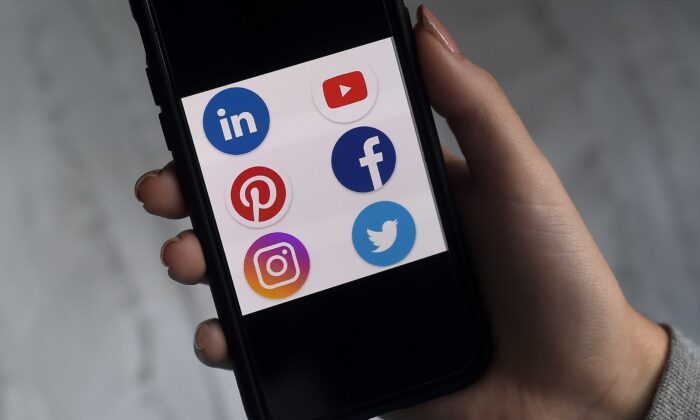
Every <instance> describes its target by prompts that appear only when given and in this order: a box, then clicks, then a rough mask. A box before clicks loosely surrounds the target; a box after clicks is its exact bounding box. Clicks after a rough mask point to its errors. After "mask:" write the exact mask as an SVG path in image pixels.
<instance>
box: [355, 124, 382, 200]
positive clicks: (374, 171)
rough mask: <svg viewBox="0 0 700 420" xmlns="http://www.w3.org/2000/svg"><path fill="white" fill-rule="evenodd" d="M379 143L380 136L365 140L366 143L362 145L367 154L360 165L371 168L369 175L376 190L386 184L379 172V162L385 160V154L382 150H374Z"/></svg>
mask: <svg viewBox="0 0 700 420" xmlns="http://www.w3.org/2000/svg"><path fill="white" fill-rule="evenodd" d="M378 144H379V137H378V136H374V137H371V138H369V139H367V140H365V144H364V146H363V147H362V149H363V151H364V152H365V155H364V156H363V157H361V158H360V166H361V167H363V168H367V169H369V176H370V178H371V179H372V187H373V188H374V190H378V189H380V188H381V187H382V185H384V183H382V176H381V175H380V173H379V163H380V162H383V161H384V155H383V154H382V153H381V152H380V153H375V152H374V146H377V145H378Z"/></svg>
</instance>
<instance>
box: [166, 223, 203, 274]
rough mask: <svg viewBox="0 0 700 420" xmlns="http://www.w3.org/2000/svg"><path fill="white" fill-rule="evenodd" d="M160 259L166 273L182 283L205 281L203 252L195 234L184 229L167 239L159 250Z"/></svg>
mask: <svg viewBox="0 0 700 420" xmlns="http://www.w3.org/2000/svg"><path fill="white" fill-rule="evenodd" d="M160 260H161V262H162V263H163V265H164V266H166V267H167V268H168V275H169V276H170V278H172V279H173V280H175V281H177V282H179V283H182V284H197V283H202V282H206V280H205V274H206V263H205V261H204V252H203V251H202V245H201V244H200V243H199V239H198V238H197V236H196V235H195V234H194V233H193V232H192V231H191V230H186V231H184V232H182V233H180V234H179V235H177V236H176V237H174V238H172V239H169V240H167V241H166V242H165V243H164V244H163V247H162V248H161V250H160Z"/></svg>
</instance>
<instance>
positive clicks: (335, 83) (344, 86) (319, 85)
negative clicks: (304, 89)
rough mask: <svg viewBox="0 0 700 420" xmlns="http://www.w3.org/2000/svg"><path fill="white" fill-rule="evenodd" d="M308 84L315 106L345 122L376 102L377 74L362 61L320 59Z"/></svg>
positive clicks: (334, 119)
mask: <svg viewBox="0 0 700 420" xmlns="http://www.w3.org/2000/svg"><path fill="white" fill-rule="evenodd" d="M323 61H325V63H323V65H321V66H319V68H318V71H317V73H316V75H315V76H314V79H313V82H312V85H311V94H312V97H313V101H314V104H315V105H316V109H318V111H319V112H320V113H321V114H322V115H323V116H324V117H326V118H328V119H329V120H331V121H334V122H337V123H341V124H348V123H351V122H355V121H357V120H360V119H362V118H363V117H365V116H366V115H367V114H368V113H369V112H370V111H371V110H372V108H373V107H374V104H375V102H376V101H377V92H378V89H377V87H378V86H377V76H376V75H375V73H374V70H373V69H372V68H370V67H369V66H368V65H367V64H365V63H364V62H362V60H359V59H358V60H344V59H338V58H336V57H334V58H332V59H323Z"/></svg>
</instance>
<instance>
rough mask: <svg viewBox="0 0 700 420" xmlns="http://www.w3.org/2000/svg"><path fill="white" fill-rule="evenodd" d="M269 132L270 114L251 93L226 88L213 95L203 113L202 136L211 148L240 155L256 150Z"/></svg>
mask: <svg viewBox="0 0 700 420" xmlns="http://www.w3.org/2000/svg"><path fill="white" fill-rule="evenodd" d="M269 129H270V112H269V111H268V109H267V105H265V102H264V101H263V100H262V98H260V96H258V95H257V94H256V93H255V92H253V91H251V90H248V89H244V88H239V87H236V88H230V89H226V90H223V91H221V92H219V93H218V94H216V95H215V96H214V97H213V98H212V99H211V101H209V104H208V105H207V107H206V109H205V110H204V133H205V134H206V136H207V139H209V142H210V143H211V144H212V146H214V147H216V148H217V149H219V150H220V151H222V152H224V153H227V154H229V155H242V154H245V153H248V152H250V151H252V150H254V149H255V148H257V147H258V146H260V144H261V143H262V142H263V141H264V140H265V137H267V132H268V131H269Z"/></svg>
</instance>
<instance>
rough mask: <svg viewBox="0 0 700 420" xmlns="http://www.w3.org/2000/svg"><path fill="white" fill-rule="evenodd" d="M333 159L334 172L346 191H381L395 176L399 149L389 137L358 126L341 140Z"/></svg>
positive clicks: (336, 146)
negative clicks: (396, 148) (397, 149)
mask: <svg viewBox="0 0 700 420" xmlns="http://www.w3.org/2000/svg"><path fill="white" fill-rule="evenodd" d="M331 159H332V162H331V163H332V164H333V173H334V174H335V177H336V178H337V179H338V181H339V182H340V183H341V184H343V186H344V187H345V188H347V189H349V190H352V191H355V192H371V191H376V190H378V189H380V188H382V187H383V186H384V185H385V184H386V183H387V182H388V181H389V179H390V178H391V176H392V175H393V174H394V168H395V167H396V150H395V149H394V145H393V143H392V142H391V140H389V137H388V136H387V135H386V134H384V133H382V132H381V131H379V130H377V129H376V128H372V127H358V128H354V129H352V130H350V131H348V132H347V133H345V134H343V135H342V137H340V139H339V140H338V141H337V142H336V144H335V147H334V148H333V157H332V158H331Z"/></svg>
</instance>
